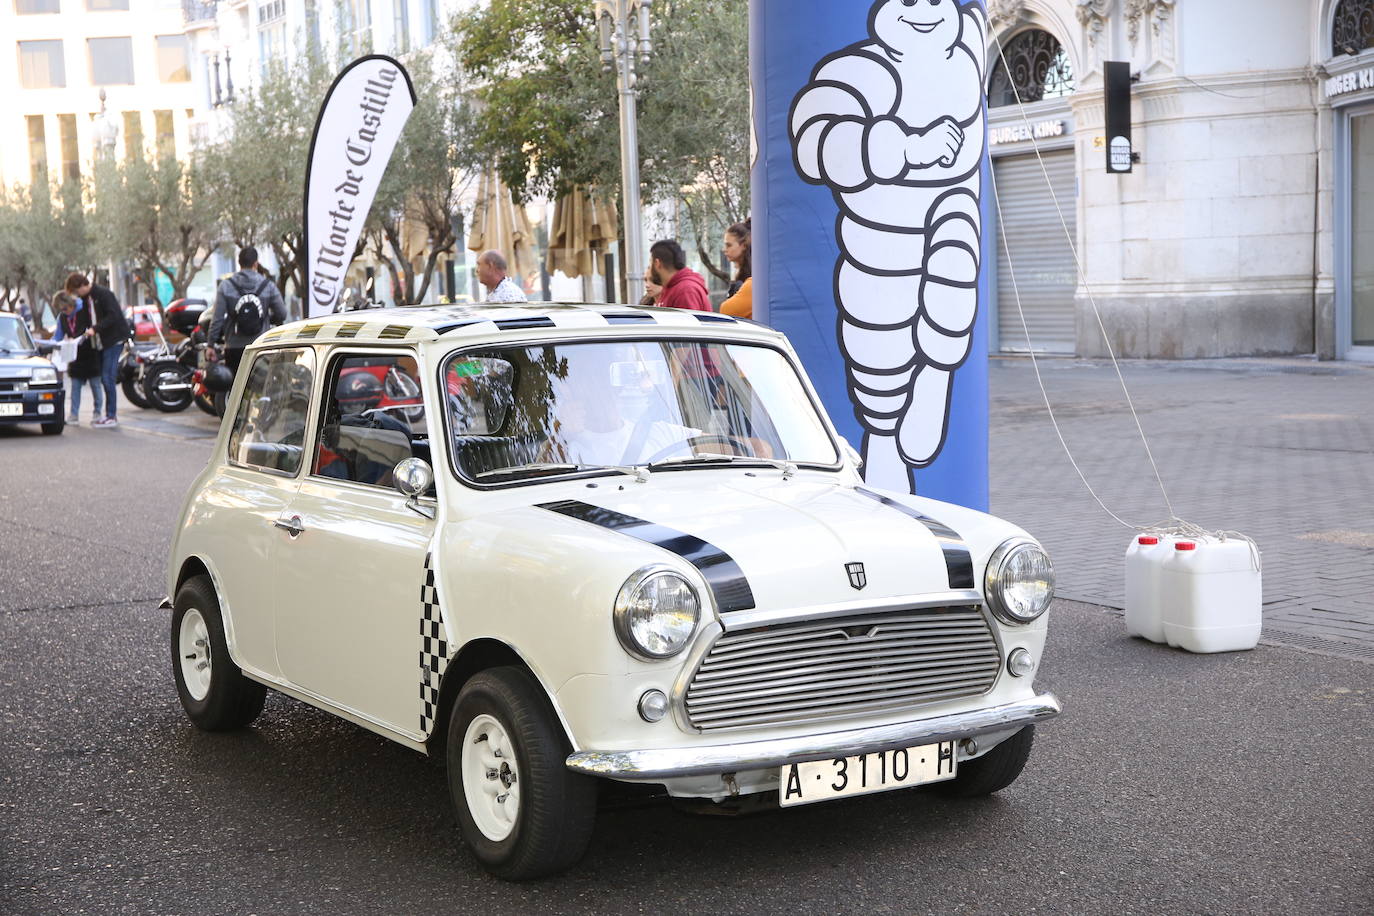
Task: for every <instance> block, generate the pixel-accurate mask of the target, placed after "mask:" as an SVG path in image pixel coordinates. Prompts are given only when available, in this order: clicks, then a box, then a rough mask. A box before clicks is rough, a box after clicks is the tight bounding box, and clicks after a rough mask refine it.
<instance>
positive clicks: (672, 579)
mask: <svg viewBox="0 0 1374 916" xmlns="http://www.w3.org/2000/svg"><path fill="white" fill-rule="evenodd" d="M167 587H168V589H169V594H171V595H173V596H174V598H173V599H171V600H170V601H169V602H167V604H166V606H168V607H170V608H172V609H173V614H172V625H171V649H172V667H173V671H174V673H175V678H176V684H177V690H178V692H179V694H180V696H181V702H182V704H183V706H184V707H185V709H186V712H187V714H188V715H189V716H190V718H191V720H192V721H193V722H194V723H195V724H196V725H197V726H199V727H201V728H203V729H208V730H221V729H232V728H238V727H242V726H244V725H247V724H248V723H249V722H251V721H253V719H254V718H255V717H256V716H257V715H258V713H259V712H260V711H261V709H262V706H263V698H264V692H265V689H266V688H268V687H270V688H272V689H274V690H278V691H281V692H282V693H284V694H287V695H289V696H292V697H295V698H297V699H300V700H303V701H305V702H307V703H310V704H312V705H314V706H317V707H319V708H321V709H324V710H326V711H328V712H331V713H334V714H335V715H338V716H341V717H343V718H345V719H348V720H349V721H352V722H355V723H357V724H358V725H361V726H363V727H364V728H368V729H371V730H373V731H375V732H377V733H379V734H382V735H385V736H386V737H388V738H391V739H392V740H394V741H396V742H398V743H399V744H403V745H405V746H406V747H409V748H413V749H415V750H417V751H421V752H423V753H428V754H437V755H443V756H444V758H445V759H446V763H447V772H448V782H449V786H450V789H451V792H452V797H453V803H454V807H455V809H456V813H457V818H458V821H459V824H460V826H461V829H462V833H463V836H464V838H465V839H466V841H467V842H468V844H469V845H470V846H471V848H472V849H473V851H474V852H475V854H476V856H477V857H478V859H479V860H480V861H481V862H482V863H483V864H484V865H485V867H486V868H488V869H489V870H490V871H491V872H493V873H495V874H497V875H500V876H503V877H507V878H528V877H533V876H537V875H542V874H547V873H549V872H552V871H555V870H558V869H560V868H564V867H567V866H568V865H570V864H572V863H573V862H575V861H576V860H577V859H578V857H579V856H580V855H581V854H582V852H583V850H584V849H585V847H586V845H587V842H588V839H589V837H590V835H591V830H592V824H593V820H594V816H595V812H596V796H597V784H598V777H599V778H604V779H611V780H621V781H625V782H632V783H649V784H660V785H662V786H664V787H665V788H666V790H667V791H668V793H670V794H671V795H673V796H676V797H680V798H691V799H698V800H707V801H706V802H699V803H706V804H709V803H712V802H714V803H717V804H721V805H728V804H732V803H736V804H737V803H738V799H740V797H741V796H760V795H763V796H764V797H765V798H767V797H771V798H772V799H776V803H777V804H779V805H782V806H788V805H799V804H808V803H811V802H818V801H824V800H827V799H834V798H840V797H844V796H851V795H858V794H863V793H868V792H880V791H884V790H887V789H895V788H901V787H908V786H916V785H921V784H924V783H940V784H941V785H940V786H939V788H941V789H943V790H946V791H949V792H952V793H954V794H958V795H978V794H986V793H989V792H994V791H996V790H998V789H1000V788H1002V787H1004V786H1006V785H1007V784H1009V783H1010V782H1011V781H1012V780H1013V779H1015V778H1016V777H1017V775H1018V774H1019V773H1020V772H1021V769H1022V767H1023V765H1024V764H1025V762H1026V758H1027V755H1028V754H1029V752H1030V746H1031V735H1032V731H1033V726H1034V723H1036V722H1039V721H1042V720H1045V719H1048V718H1051V717H1053V716H1055V715H1056V714H1058V712H1059V703H1058V701H1057V700H1056V699H1055V697H1054V696H1053V695H1052V694H1049V693H1039V694H1038V693H1036V691H1035V689H1034V687H1033V685H1032V678H1033V676H1034V674H1035V671H1036V668H1037V665H1038V663H1039V660H1040V655H1041V652H1042V650H1043V647H1044V643H1045V617H1044V612H1045V609H1046V607H1047V606H1048V604H1049V602H1050V598H1051V595H1052V592H1053V570H1052V567H1051V565H1050V562H1049V559H1048V557H1047V556H1046V555H1045V553H1044V552H1043V551H1042V550H1041V548H1040V546H1039V545H1038V544H1037V543H1036V542H1035V541H1034V540H1032V539H1031V538H1029V537H1028V536H1027V535H1026V534H1025V533H1024V532H1023V531H1021V530H1020V529H1018V528H1016V527H1014V526H1012V525H1010V524H1008V523H1006V522H1004V521H1001V520H999V519H996V518H993V517H992V516H989V515H986V514H983V513H980V512H974V511H971V510H968V509H964V508H960V507H957V506H953V505H949V504H945V503H939V502H935V501H932V500H929V499H922V498H918V497H914V496H908V495H905V494H897V493H887V492H881V491H878V490H874V489H871V488H869V487H867V486H865V484H864V482H863V480H862V478H861V477H860V475H859V468H858V457H857V455H856V454H855V453H854V451H853V450H852V449H851V448H850V447H849V446H847V445H845V444H844V443H843V441H842V440H841V439H839V438H838V437H837V435H836V434H835V431H834V429H833V428H832V427H831V425H830V423H829V421H828V420H827V418H826V416H825V414H824V413H823V412H822V411H821V410H820V408H819V406H818V402H817V399H816V396H815V394H814V392H813V391H812V389H811V387H810V385H809V383H808V382H807V380H806V377H805V376H804V374H803V373H802V371H801V369H800V368H799V365H798V362H797V359H796V356H795V355H794V353H793V352H792V350H791V348H790V347H789V346H788V344H787V341H786V339H785V338H784V337H783V336H782V335H781V334H778V333H776V332H774V331H771V330H768V329H767V328H764V327H761V326H759V325H756V324H753V323H751V322H744V321H736V320H734V319H732V318H728V317H725V316H721V315H715V314H710V313H699V312H690V311H677V310H659V309H639V308H629V307H624V306H572V305H534V304H531V305H529V306H488V307H462V306H453V307H422V308H402V309H390V310H384V311H377V312H367V313H362V314H360V313H348V314H344V315H338V316H334V317H330V318H324V319H319V320H309V321H305V322H298V323H295V324H291V325H286V326H283V327H280V328H276V329H274V330H272V331H270V332H268V333H267V334H265V335H264V336H263V337H262V338H260V339H259V340H258V342H257V343H256V344H254V345H253V346H252V347H251V348H249V350H248V351H247V352H246V353H245V354H244V358H243V363H242V366H241V368H240V370H239V374H238V378H237V379H236V381H235V383H234V388H233V391H232V393H231V395H230V401H229V408H228V412H227V414H226V416H225V420H224V424H223V427H222V429H221V430H220V435H219V438H218V440H217V442H216V445H215V450H214V453H213V456H212V458H211V461H210V463H209V465H208V466H207V467H206V469H205V471H204V472H203V473H202V474H201V475H200V477H199V478H198V479H197V480H196V481H195V483H194V485H193V486H192V488H191V491H190V493H189V494H188V495H187V498H186V503H185V506H184V508H183V511H182V515H181V520H180V524H179V525H178V527H177V531H176V535H175V538H174V542H173V545H172V554H171V562H170V565H169V567H168V571H167ZM765 793H766V795H765Z"/></svg>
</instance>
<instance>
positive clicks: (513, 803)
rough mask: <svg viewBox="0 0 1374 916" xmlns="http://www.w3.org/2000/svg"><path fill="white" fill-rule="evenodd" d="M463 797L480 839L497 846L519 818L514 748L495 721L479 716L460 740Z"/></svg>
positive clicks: (518, 790) (517, 776) (518, 792)
mask: <svg viewBox="0 0 1374 916" xmlns="http://www.w3.org/2000/svg"><path fill="white" fill-rule="evenodd" d="M460 765H461V767H462V776H463V795H464V796H465V797H466V798H467V802H468V813H469V814H471V815H472V820H473V822H474V823H475V824H476V825H477V829H478V830H480V831H482V835H483V836H485V837H486V838H487V839H489V840H492V841H494V842H498V843H499V842H500V841H501V840H504V839H505V838H506V837H508V836H510V835H511V831H513V830H514V829H515V822H516V820H518V819H519V817H520V774H519V772H518V771H517V763H516V759H515V745H514V743H512V741H511V739H510V735H508V734H507V733H506V729H505V728H504V727H503V726H502V725H501V723H500V722H498V721H497V720H496V719H494V718H492V717H491V716H488V715H485V714H483V715H480V716H477V717H476V718H475V719H473V720H472V722H471V723H469V724H468V730H467V733H466V734H465V735H464V736H463V759H462V762H461V764H460Z"/></svg>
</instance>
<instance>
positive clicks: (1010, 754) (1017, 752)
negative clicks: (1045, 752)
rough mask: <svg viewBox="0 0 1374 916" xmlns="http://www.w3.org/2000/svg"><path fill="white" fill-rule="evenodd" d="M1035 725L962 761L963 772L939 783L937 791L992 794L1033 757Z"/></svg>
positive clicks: (968, 795)
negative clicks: (972, 758) (1032, 746)
mask: <svg viewBox="0 0 1374 916" xmlns="http://www.w3.org/2000/svg"><path fill="white" fill-rule="evenodd" d="M1034 740H1035V726H1034V725H1027V726H1026V727H1025V728H1023V729H1021V730H1020V731H1019V732H1017V733H1016V734H1014V735H1012V736H1011V737H1010V738H1008V739H1007V740H1005V741H1003V742H1002V743H1001V744H999V745H997V746H996V747H995V748H993V749H992V750H990V751H988V752H987V753H986V754H984V755H983V756H982V757H979V758H977V759H975V760H970V761H968V762H967V763H961V764H959V775H958V776H956V777H954V779H952V780H950V781H949V782H942V783H937V784H936V789H937V791H939V792H941V793H943V794H945V795H950V796H953V797H955V798H974V797H976V796H979V795H991V794H992V793H994V792H997V791H1000V790H1002V789H1005V788H1006V787H1007V786H1009V785H1011V784H1012V783H1013V782H1015V781H1016V777H1018V776H1020V775H1021V771H1022V770H1023V769H1025V768H1026V760H1027V759H1029V758H1030V752H1031V743H1032V742H1033V741H1034Z"/></svg>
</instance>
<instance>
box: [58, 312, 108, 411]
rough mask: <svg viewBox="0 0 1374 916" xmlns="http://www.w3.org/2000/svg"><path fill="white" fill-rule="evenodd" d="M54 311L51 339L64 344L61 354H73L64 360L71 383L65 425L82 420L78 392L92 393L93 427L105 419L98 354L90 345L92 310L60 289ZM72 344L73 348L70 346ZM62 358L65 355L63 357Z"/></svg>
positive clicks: (79, 394) (79, 393)
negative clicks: (55, 315)
mask: <svg viewBox="0 0 1374 916" xmlns="http://www.w3.org/2000/svg"><path fill="white" fill-rule="evenodd" d="M52 308H53V311H54V312H55V313H56V314H57V329H56V330H55V331H53V335H52V339H53V340H55V341H59V342H67V343H68V346H67V347H64V348H63V349H64V351H69V352H71V353H72V355H71V356H69V357H68V358H67V366H66V372H67V378H68V380H69V381H70V382H71V396H72V399H71V412H70V413H69V414H67V422H68V423H69V424H71V425H72V426H76V425H78V424H79V423H80V420H81V389H82V388H83V387H85V388H89V389H90V390H91V404H92V407H93V411H92V413H91V422H92V425H94V424H95V422H96V421H98V420H100V419H101V418H102V417H103V416H104V409H105V396H104V389H103V386H102V385H101V383H100V351H99V350H97V349H96V348H95V347H94V346H93V345H92V344H91V336H92V335H93V334H94V333H95V332H94V329H93V325H92V321H91V310H90V308H89V307H88V306H86V305H85V304H84V303H78V302H77V300H76V297H75V296H73V295H71V294H70V293H68V292H67V291H66V290H63V291H61V292H59V293H57V295H55V296H53V300H52ZM72 345H74V346H72ZM64 355H65V354H64Z"/></svg>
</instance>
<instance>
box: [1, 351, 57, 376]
mask: <svg viewBox="0 0 1374 916" xmlns="http://www.w3.org/2000/svg"><path fill="white" fill-rule="evenodd" d="M52 367H53V365H52V361H51V360H47V359H44V358H43V357H41V356H35V355H34V354H32V353H28V352H25V351H22V350H20V351H16V352H14V353H11V354H10V355H8V356H6V355H5V353H4V352H3V351H0V378H10V379H13V378H28V377H29V376H30V375H31V374H32V373H33V370H34V369H38V368H43V369H51V368H52Z"/></svg>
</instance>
